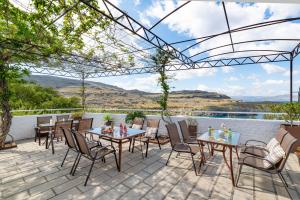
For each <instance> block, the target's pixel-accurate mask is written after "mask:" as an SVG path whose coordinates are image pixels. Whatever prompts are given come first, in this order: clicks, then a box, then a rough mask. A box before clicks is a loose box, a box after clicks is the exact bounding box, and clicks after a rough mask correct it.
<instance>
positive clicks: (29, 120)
mask: <svg viewBox="0 0 300 200" xmlns="http://www.w3.org/2000/svg"><path fill="white" fill-rule="evenodd" d="M67 114H70V113H64V114H45V115H24V116H14V117H13V118H12V124H11V128H10V132H9V133H10V134H11V135H12V136H13V137H14V138H15V140H21V139H27V138H34V136H35V132H34V127H35V126H36V120H37V117H38V116H52V118H53V121H55V120H56V116H57V115H67ZM7 139H9V137H8V138H7Z"/></svg>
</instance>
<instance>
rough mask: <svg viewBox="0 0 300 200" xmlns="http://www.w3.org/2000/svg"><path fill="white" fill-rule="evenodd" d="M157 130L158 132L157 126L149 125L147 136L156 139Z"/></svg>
mask: <svg viewBox="0 0 300 200" xmlns="http://www.w3.org/2000/svg"><path fill="white" fill-rule="evenodd" d="M156 132H157V128H155V127H147V128H146V133H145V137H149V138H151V139H154V138H155V135H156Z"/></svg>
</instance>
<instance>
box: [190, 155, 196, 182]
mask: <svg viewBox="0 0 300 200" xmlns="http://www.w3.org/2000/svg"><path fill="white" fill-rule="evenodd" d="M191 156H192V161H193V167H194V171H195V174H196V176H197V169H196V165H195V160H194V156H193V154H192V153H191Z"/></svg>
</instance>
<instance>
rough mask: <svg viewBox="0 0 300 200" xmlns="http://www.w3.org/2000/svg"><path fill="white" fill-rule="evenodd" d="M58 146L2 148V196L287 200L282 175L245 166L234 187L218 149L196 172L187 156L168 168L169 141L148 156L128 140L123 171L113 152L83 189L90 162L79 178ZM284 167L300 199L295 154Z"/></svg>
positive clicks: (30, 144) (28, 142) (29, 142)
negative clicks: (131, 146)
mask: <svg viewBox="0 0 300 200" xmlns="http://www.w3.org/2000/svg"><path fill="white" fill-rule="evenodd" d="M152 146H153V147H152ZM56 147H57V148H56V153H55V155H52V153H51V150H46V149H44V147H43V146H38V144H37V143H34V142H32V140H25V141H22V142H21V141H20V142H18V148H16V149H13V151H12V150H6V151H2V152H0V180H1V185H0V199H49V198H51V199H80V200H82V199H101V200H103V199H109V200H113V199H144V200H150V199H151V200H152V199H188V200H194V199H217V200H220V199H232V200H240V199H246V200H248V199H249V200H252V199H253V200H254V199H276V200H286V199H289V196H288V193H287V192H286V190H285V188H284V186H283V184H282V182H281V180H280V179H279V177H278V176H276V175H270V174H267V173H264V172H260V171H258V170H253V169H252V168H250V167H245V168H243V174H242V175H241V177H240V181H239V187H236V188H233V187H232V184H231V180H230V176H229V171H228V169H227V166H226V165H225V164H224V161H223V158H222V154H220V153H217V152H216V154H215V155H214V156H213V157H211V158H209V160H208V161H207V162H206V164H205V165H204V166H202V168H201V170H200V174H199V175H198V176H195V174H194V171H193V167H192V162H191V159H190V157H189V156H187V155H184V154H182V155H180V156H178V158H176V154H174V155H173V156H172V158H171V160H170V163H169V164H168V166H165V163H166V160H167V158H168V155H169V152H170V147H169V145H164V146H162V150H159V149H158V148H157V146H156V145H150V149H149V156H148V158H145V159H142V158H141V153H140V152H139V151H135V153H129V152H128V151H127V148H128V144H125V145H124V152H123V153H124V154H123V163H122V164H123V166H122V171H121V172H118V170H116V167H115V163H114V160H113V157H112V156H109V157H107V159H106V163H102V162H97V163H96V164H95V166H94V168H93V171H92V173H91V177H90V179H89V181H88V184H87V186H86V187H85V186H84V185H83V184H84V180H85V178H86V174H87V172H88V169H89V166H90V164H91V163H90V161H88V160H87V159H85V158H83V159H82V160H81V162H80V164H79V166H78V170H77V171H76V174H75V176H71V175H69V172H70V170H71V167H72V165H73V161H74V155H73V154H72V155H70V156H68V157H67V160H66V162H65V164H64V166H63V167H60V164H61V159H62V158H63V156H64V154H65V151H66V146H65V145H64V144H63V143H57V144H56ZM3 152H4V153H3ZM196 157H197V156H196ZM196 157H195V158H196ZM234 159H235V157H234ZM196 160H197V159H196ZM196 164H197V166H198V164H199V162H198V160H197V162H196ZM286 169H287V170H283V176H284V177H285V179H286V180H287V182H288V184H289V192H290V194H291V196H292V197H293V199H300V198H299V191H300V175H299V174H300V168H299V163H298V158H296V157H295V156H294V155H293V154H291V156H290V157H289V160H288V162H287V165H286ZM234 172H235V173H236V172H237V162H236V160H234Z"/></svg>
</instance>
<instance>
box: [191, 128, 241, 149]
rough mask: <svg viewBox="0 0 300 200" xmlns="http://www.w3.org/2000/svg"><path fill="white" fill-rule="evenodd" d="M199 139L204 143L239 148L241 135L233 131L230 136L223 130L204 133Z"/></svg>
mask: <svg viewBox="0 0 300 200" xmlns="http://www.w3.org/2000/svg"><path fill="white" fill-rule="evenodd" d="M197 139H198V140H200V141H203V142H211V143H217V144H224V145H230V146H237V145H239V140H240V133H237V132H233V131H232V132H231V136H230V134H229V133H228V132H227V133H225V132H224V131H222V130H213V131H211V133H209V132H205V133H203V134H202V135H200V136H199V137H198V138H197Z"/></svg>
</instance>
